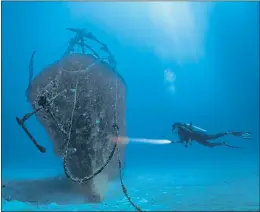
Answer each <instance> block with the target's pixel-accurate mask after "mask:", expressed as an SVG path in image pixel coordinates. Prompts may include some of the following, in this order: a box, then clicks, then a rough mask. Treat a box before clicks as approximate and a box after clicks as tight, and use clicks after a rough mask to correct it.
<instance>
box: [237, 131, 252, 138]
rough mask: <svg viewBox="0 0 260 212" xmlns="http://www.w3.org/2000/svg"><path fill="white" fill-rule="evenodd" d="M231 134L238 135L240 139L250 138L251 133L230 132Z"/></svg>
mask: <svg viewBox="0 0 260 212" xmlns="http://www.w3.org/2000/svg"><path fill="white" fill-rule="evenodd" d="M232 135H233V136H238V137H240V138H242V139H252V136H251V135H252V134H251V133H250V132H232Z"/></svg>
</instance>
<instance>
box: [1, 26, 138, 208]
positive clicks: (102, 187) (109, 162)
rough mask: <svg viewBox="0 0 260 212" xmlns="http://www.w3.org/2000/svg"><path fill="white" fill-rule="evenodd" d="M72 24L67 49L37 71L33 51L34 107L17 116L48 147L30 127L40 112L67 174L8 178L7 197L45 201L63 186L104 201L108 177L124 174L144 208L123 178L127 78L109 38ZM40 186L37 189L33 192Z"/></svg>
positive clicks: (90, 199) (29, 94) (34, 139)
mask: <svg viewBox="0 0 260 212" xmlns="http://www.w3.org/2000/svg"><path fill="white" fill-rule="evenodd" d="M68 30H70V31H71V32H73V33H75V34H76V35H75V36H74V37H73V38H72V39H71V41H70V43H69V46H68V48H67V50H66V51H65V53H64V55H63V56H62V57H61V58H60V59H59V60H58V61H56V62H54V63H53V64H51V65H49V66H47V67H46V68H44V69H43V70H42V71H41V72H40V73H39V74H38V75H36V76H33V73H34V70H33V67H34V57H35V55H36V51H34V52H33V54H32V56H31V60H30V63H29V85H28V88H27V89H26V96H27V99H28V101H29V103H30V104H31V106H32V108H33V111H32V112H31V113H28V114H26V115H24V116H23V117H22V118H18V117H17V118H16V120H17V122H18V124H19V125H20V126H21V127H22V129H23V130H24V131H25V133H26V134H27V135H28V137H29V139H30V140H31V141H32V143H33V144H34V145H35V146H36V148H37V149H38V150H39V151H40V152H42V153H45V152H46V151H48V150H46V148H45V147H43V146H42V145H41V144H40V142H41V141H40V140H39V138H37V135H33V134H32V133H31V131H30V129H28V128H27V127H26V122H27V121H29V119H30V117H32V116H33V115H35V116H36V117H37V119H38V121H39V122H40V124H41V125H42V126H43V127H44V129H45V130H46V132H47V134H48V136H49V138H50V140H51V142H52V144H53V148H54V151H55V154H56V155H57V156H58V157H60V158H62V160H63V168H64V177H60V178H47V179H43V180H37V181H35V180H31V181H30V180H27V181H19V182H6V183H5V184H4V185H3V187H4V189H5V190H4V198H5V199H6V200H18V201H23V202H30V203H37V204H45V203H50V202H55V198H54V199H51V197H54V196H55V195H52V194H53V193H55V192H60V190H61V189H63V192H64V191H65V192H67V193H68V194H72V193H73V195H75V194H74V193H76V194H82V195H83V196H84V198H85V200H86V202H102V201H103V200H104V198H105V195H106V192H107V185H108V183H109V181H111V180H113V179H115V178H117V177H120V181H121V185H122V188H123V191H124V193H125V195H126V196H127V199H128V200H129V201H130V203H131V204H132V205H133V206H134V207H135V208H136V209H137V210H140V209H139V208H138V207H137V206H135V205H134V203H132V201H131V199H130V197H129V196H128V194H127V190H126V188H125V186H124V184H123V181H122V175H121V172H122V166H123V160H124V149H125V144H124V143H119V142H117V138H118V137H119V136H120V137H127V132H126V92H127V86H126V83H125V81H124V79H123V78H122V77H121V76H120V75H119V74H118V72H117V71H116V62H115V59H114V57H113V55H112V54H111V52H110V51H109V49H108V47H107V45H106V44H104V43H102V42H101V41H99V40H98V39H97V38H96V37H95V36H94V35H93V34H92V33H90V32H86V31H85V30H82V29H73V28H69V29H68ZM89 41H92V42H95V43H96V44H98V45H99V46H100V49H99V51H101V52H103V53H104V54H105V55H106V56H104V57H103V56H101V54H98V51H97V50H95V49H94V47H91V46H90V44H89ZM75 49H79V51H76V50H75ZM54 185H55V186H54ZM39 188H42V189H41V192H38V194H37V195H33V196H30V195H28V193H29V192H30V193H37V192H36V191H37V190H39ZM18 190H19V192H18ZM33 191H34V192H33ZM48 192H49V194H47V193H48ZM46 195H49V198H48V199H46V198H44V197H46ZM29 196H30V197H29Z"/></svg>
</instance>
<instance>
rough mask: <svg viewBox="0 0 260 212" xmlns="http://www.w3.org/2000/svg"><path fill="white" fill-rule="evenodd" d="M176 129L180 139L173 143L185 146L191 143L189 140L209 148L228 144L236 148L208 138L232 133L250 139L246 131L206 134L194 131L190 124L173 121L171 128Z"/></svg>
mask: <svg viewBox="0 0 260 212" xmlns="http://www.w3.org/2000/svg"><path fill="white" fill-rule="evenodd" d="M175 129H177V131H178V135H179V138H180V141H178V142H175V143H185V147H188V143H190V144H191V141H197V142H198V143H199V144H202V145H203V146H207V147H210V148H213V147H216V146H228V147H232V148H238V147H234V146H230V145H228V144H226V143H225V142H217V143H211V142H209V141H208V140H215V139H218V138H220V137H223V136H227V135H233V136H239V137H241V138H243V139H250V138H251V137H250V136H251V133H249V132H246V133H242V132H224V133H217V134H214V135H208V134H206V133H203V132H198V131H194V130H193V129H192V125H186V124H181V123H175V124H173V125H172V130H173V131H174V130H175Z"/></svg>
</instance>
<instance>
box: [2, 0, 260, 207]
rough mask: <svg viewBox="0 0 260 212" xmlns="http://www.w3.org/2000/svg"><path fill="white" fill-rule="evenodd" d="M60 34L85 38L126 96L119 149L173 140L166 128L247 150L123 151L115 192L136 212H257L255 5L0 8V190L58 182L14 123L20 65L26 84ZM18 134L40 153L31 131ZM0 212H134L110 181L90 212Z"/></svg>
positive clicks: (53, 54)
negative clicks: (108, 62) (188, 127)
mask: <svg viewBox="0 0 260 212" xmlns="http://www.w3.org/2000/svg"><path fill="white" fill-rule="evenodd" d="M67 27H74V28H86V29H87V30H88V31H90V32H92V33H93V34H94V35H95V36H96V37H98V38H99V39H100V40H102V41H103V42H105V43H106V44H107V45H108V46H109V48H110V50H111V52H112V53H113V54H114V56H115V58H116V61H117V64H118V67H117V70H118V72H119V73H120V74H121V76H122V77H123V78H124V79H125V81H126V83H127V87H128V94H127V131H128V136H129V137H137V138H149V139H170V140H177V135H176V134H172V133H171V125H172V124H173V123H174V122H187V123H189V122H192V123H194V124H195V125H197V126H199V127H202V128H204V129H207V130H208V132H210V133H218V132H223V131H227V130H235V131H250V132H252V136H253V139H252V140H242V139H239V138H234V137H231V136H230V137H225V138H223V139H220V140H221V141H225V142H227V143H228V144H231V145H235V146H240V147H241V148H240V149H231V148H227V147H216V148H212V149H211V148H207V147H204V146H201V145H199V144H197V143H193V145H192V146H189V147H188V148H184V146H183V145H180V144H174V145H151V144H136V143H130V144H128V146H127V154H126V167H125V169H124V170H123V172H124V182H125V184H126V187H127V189H128V193H129V195H130V196H131V198H132V200H133V201H134V202H135V203H136V204H137V205H138V206H139V207H140V208H141V209H142V210H145V211H146V210H151V211H152V210H193V211H194V210H207V211H210V210H212V211H216V210H254V211H258V210H259V3H258V2H232V3H231V2H218V3H214V2H208V3H206V2H203V3H199V2H196V3H190V2H182V3H180V2H173V3H170V2H169V3H166V2H164V3H156V2H154V3H146V2H142V3H134V2H133V3H120V2H114V3H109V2H107V3H102V2H100V3H88V2H75V3H72V2H3V3H2V178H3V180H15V179H23V178H27V179H32V180H33V179H38V178H40V179H41V178H45V177H48V176H54V175H55V174H57V173H58V172H59V171H62V166H61V162H60V160H59V159H58V158H57V157H55V156H54V153H53V152H52V151H48V153H47V154H46V155H42V154H41V153H39V152H38V151H36V149H35V147H34V146H33V145H32V143H31V142H30V140H29V139H28V137H27V136H26V135H25V133H24V132H23V131H22V129H21V128H20V127H19V126H18V125H17V123H16V121H15V117H16V116H19V117H21V116H22V115H23V114H25V113H27V112H28V111H30V110H31V106H30V105H29V103H28V102H27V101H26V98H25V89H26V87H27V84H28V61H29V59H30V56H31V53H32V52H33V50H37V54H36V58H35V63H34V64H35V74H36V75H37V73H39V72H40V71H41V70H42V69H43V68H44V67H45V66H47V65H48V64H50V63H52V62H54V61H55V60H57V59H58V58H60V56H61V55H62V54H63V52H64V51H65V50H66V48H67V45H68V40H69V39H70V38H71V36H72V34H71V33H70V32H68V31H66V28H67ZM28 127H29V128H31V129H33V132H34V134H36V135H37V138H40V141H41V142H40V143H42V144H44V146H46V147H47V149H52V145H51V142H50V140H49V138H48V136H47V134H46V132H45V131H44V129H43V128H42V126H41V125H40V124H39V123H38V122H37V120H36V119H34V120H32V121H31V122H30V123H28ZM39 192H40V191H39ZM63 195H65V194H63V193H61V194H60V196H61V197H60V198H62V197H63ZM2 209H3V210H75V211H77V210H117V211H119V210H134V208H132V206H131V205H130V204H129V202H128V201H127V200H126V198H125V196H124V195H123V192H122V190H121V187H120V184H119V181H117V180H116V181H114V182H112V183H111V184H110V185H109V192H108V193H107V197H106V199H105V200H104V202H102V203H100V204H87V203H86V204H74V203H73V204H66V205H58V204H56V203H52V204H50V205H38V206H37V207H36V206H35V205H30V204H27V203H22V202H18V201H9V202H8V201H4V200H3V202H2Z"/></svg>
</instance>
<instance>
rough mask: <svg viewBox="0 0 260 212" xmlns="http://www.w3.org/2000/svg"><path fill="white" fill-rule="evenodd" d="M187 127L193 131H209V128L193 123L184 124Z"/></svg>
mask: <svg viewBox="0 0 260 212" xmlns="http://www.w3.org/2000/svg"><path fill="white" fill-rule="evenodd" d="M184 125H185V126H186V127H188V128H189V130H191V131H193V132H198V133H207V130H204V129H202V128H200V127H197V126H194V125H193V124H192V123H189V124H188V123H187V124H184Z"/></svg>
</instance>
